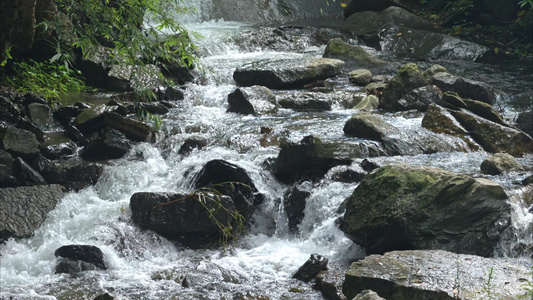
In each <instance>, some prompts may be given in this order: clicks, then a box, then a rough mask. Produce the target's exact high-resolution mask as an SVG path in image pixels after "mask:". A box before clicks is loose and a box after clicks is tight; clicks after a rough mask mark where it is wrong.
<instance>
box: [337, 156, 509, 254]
mask: <svg viewBox="0 0 533 300" xmlns="http://www.w3.org/2000/svg"><path fill="white" fill-rule="evenodd" d="M506 200H507V195H506V194H505V191H504V190H503V188H502V187H501V186H499V185H498V184H496V183H494V182H491V181H489V180H486V179H482V178H472V177H470V176H466V175H461V174H455V173H453V172H449V171H445V170H440V169H435V168H430V167H424V166H410V165H391V166H385V167H381V168H379V169H376V170H374V171H372V172H371V173H370V174H369V175H368V176H367V177H365V178H364V179H363V181H361V183H360V184H359V186H358V187H357V188H356V189H355V190H354V192H353V194H352V195H351V196H350V197H348V198H347V199H346V213H345V214H344V217H343V221H342V224H341V230H342V231H344V232H345V233H346V235H347V236H348V237H350V238H351V239H352V240H353V241H354V242H356V243H357V244H359V245H361V246H363V247H365V248H366V249H367V251H368V252H369V253H384V252H386V251H392V250H407V249H442V250H448V251H453V252H457V253H468V254H476V255H480V256H490V255H492V254H493V252H494V249H495V247H496V245H497V243H498V241H499V238H500V233H501V232H503V230H504V229H505V228H507V227H508V226H509V224H510V214H511V208H510V205H509V203H508V202H507V201H506Z"/></svg>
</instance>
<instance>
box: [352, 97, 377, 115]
mask: <svg viewBox="0 0 533 300" xmlns="http://www.w3.org/2000/svg"><path fill="white" fill-rule="evenodd" d="M378 107H379V99H378V97H376V96H374V95H368V96H366V97H365V98H363V100H361V102H359V103H358V104H357V105H356V106H354V107H353V109H357V110H365V111H369V110H375V109H378Z"/></svg>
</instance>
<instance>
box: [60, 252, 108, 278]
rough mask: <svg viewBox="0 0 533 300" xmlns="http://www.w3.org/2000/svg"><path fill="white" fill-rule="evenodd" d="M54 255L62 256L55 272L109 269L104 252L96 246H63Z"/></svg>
mask: <svg viewBox="0 0 533 300" xmlns="http://www.w3.org/2000/svg"><path fill="white" fill-rule="evenodd" d="M54 255H55V256H56V257H60V260H59V263H58V265H57V266H56V270H55V273H70V274H75V273H79V272H82V271H86V270H97V269H100V270H107V265H106V263H105V261H104V253H103V252H102V250H100V248H98V247H96V246H92V245H67V246H62V247H60V248H58V249H57V250H56V251H55V252H54Z"/></svg>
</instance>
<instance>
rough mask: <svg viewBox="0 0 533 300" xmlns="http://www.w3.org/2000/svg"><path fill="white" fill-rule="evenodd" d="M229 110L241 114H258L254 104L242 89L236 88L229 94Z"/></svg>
mask: <svg viewBox="0 0 533 300" xmlns="http://www.w3.org/2000/svg"><path fill="white" fill-rule="evenodd" d="M227 112H234V113H238V114H241V115H256V112H255V109H254V106H253V105H252V103H250V101H249V100H248V99H247V98H246V96H245V94H244V93H243V92H242V90H241V89H236V90H235V91H233V93H231V94H229V95H228V109H227Z"/></svg>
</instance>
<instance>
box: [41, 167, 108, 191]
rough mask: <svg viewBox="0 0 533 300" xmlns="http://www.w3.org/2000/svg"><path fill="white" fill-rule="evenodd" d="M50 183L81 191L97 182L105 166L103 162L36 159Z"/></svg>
mask: <svg viewBox="0 0 533 300" xmlns="http://www.w3.org/2000/svg"><path fill="white" fill-rule="evenodd" d="M33 164H34V165H38V166H40V167H39V168H40V170H39V172H40V173H41V174H42V176H43V178H44V179H45V180H46V181H47V182H48V183H55V184H60V185H62V186H64V187H65V188H66V189H67V190H69V191H71V190H73V191H79V190H81V189H84V188H86V187H89V186H91V185H94V184H96V182H97V181H98V179H99V178H100V176H101V175H102V172H103V170H104V167H103V166H102V165H101V164H96V163H87V162H78V161H60V162H50V161H40V162H38V161H34V162H33Z"/></svg>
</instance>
